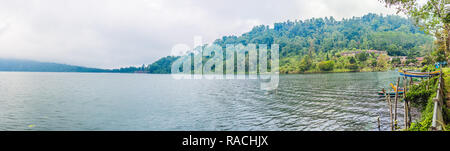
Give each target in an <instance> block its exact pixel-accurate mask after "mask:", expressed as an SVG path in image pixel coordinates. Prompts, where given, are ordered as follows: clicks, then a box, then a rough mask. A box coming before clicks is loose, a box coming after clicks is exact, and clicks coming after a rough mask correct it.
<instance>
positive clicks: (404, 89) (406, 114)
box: [403, 78, 408, 130]
mask: <svg viewBox="0 0 450 151" xmlns="http://www.w3.org/2000/svg"><path fill="white" fill-rule="evenodd" d="M407 81H408V78H403V101H404V102H403V103H404V105H403V106H404V111H405V113H404V118H405V129H406V130H408V101H407V100H406V88H407V85H406V83H407Z"/></svg>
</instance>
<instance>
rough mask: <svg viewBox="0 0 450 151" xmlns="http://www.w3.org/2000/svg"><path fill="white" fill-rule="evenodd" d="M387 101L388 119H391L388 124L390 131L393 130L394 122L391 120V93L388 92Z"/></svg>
mask: <svg viewBox="0 0 450 151" xmlns="http://www.w3.org/2000/svg"><path fill="white" fill-rule="evenodd" d="M386 100H387V102H388V105H389V117H390V119H391V122H390V124H391V131H393V130H394V123H393V121H392V103H391V94H389V93H388V95H387V99H386Z"/></svg>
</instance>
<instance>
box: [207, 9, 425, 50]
mask: <svg viewBox="0 0 450 151" xmlns="http://www.w3.org/2000/svg"><path fill="white" fill-rule="evenodd" d="M432 41H433V39H432V37H431V36H427V35H425V34H424V33H423V32H422V31H420V30H419V28H417V27H416V26H415V25H414V24H413V23H412V22H411V21H410V20H408V19H406V18H403V17H400V16H396V15H388V16H382V15H377V14H367V15H364V16H362V17H353V18H350V19H343V20H341V21H336V20H335V19H334V18H333V17H329V18H328V17H325V18H313V19H308V20H304V21H287V22H282V23H275V24H274V27H273V28H269V26H267V25H260V26H256V27H254V28H253V29H252V30H251V31H250V32H248V33H244V34H243V35H242V36H224V37H223V38H221V39H217V40H216V41H215V44H219V45H222V46H224V45H226V44H236V43H242V44H244V45H245V44H248V43H256V44H272V43H277V44H279V45H280V48H281V51H280V55H281V57H286V56H292V55H304V54H306V52H309V50H312V51H314V52H315V53H320V52H322V53H325V52H333V51H342V50H346V49H347V50H352V49H375V50H386V51H387V52H388V54H389V55H392V56H400V55H402V56H406V55H420V51H421V50H422V48H421V46H423V45H424V44H426V43H428V44H431V43H432Z"/></svg>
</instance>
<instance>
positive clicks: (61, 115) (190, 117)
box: [0, 72, 417, 130]
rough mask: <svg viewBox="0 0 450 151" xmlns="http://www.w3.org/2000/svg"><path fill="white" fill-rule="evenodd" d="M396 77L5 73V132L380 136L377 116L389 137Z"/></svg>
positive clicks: (1, 117)
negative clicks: (269, 83)
mask: <svg viewBox="0 0 450 151" xmlns="http://www.w3.org/2000/svg"><path fill="white" fill-rule="evenodd" d="M396 77H398V74H397V73H395V72H373V73H334V74H306V75H281V76H280V84H279V89H278V90H277V91H271V92H266V91H263V90H260V87H259V83H258V81H256V80H174V79H172V77H171V76H170V75H149V74H101V73H100V74H97V73H95V74H94V73H26V72H0V104H1V105H0V130H378V128H377V117H378V116H380V117H381V122H382V123H381V124H382V130H389V112H388V107H387V103H386V102H385V100H384V99H383V98H379V97H378V96H377V94H376V92H377V91H378V90H380V89H381V88H382V87H387V86H388V84H389V82H394V81H395V80H396ZM398 112H399V115H398V117H399V123H402V122H403V114H402V113H403V103H402V102H400V103H399V110H398ZM414 116H417V115H416V113H414Z"/></svg>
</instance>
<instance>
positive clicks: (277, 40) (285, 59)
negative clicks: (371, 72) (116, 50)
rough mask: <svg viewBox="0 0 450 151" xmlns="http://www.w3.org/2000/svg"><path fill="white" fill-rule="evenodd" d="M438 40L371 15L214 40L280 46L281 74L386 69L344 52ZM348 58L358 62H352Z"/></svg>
mask: <svg viewBox="0 0 450 151" xmlns="http://www.w3.org/2000/svg"><path fill="white" fill-rule="evenodd" d="M433 40H434V39H433V37H431V36H428V35H426V34H425V33H424V32H422V31H420V30H419V28H417V27H416V26H415V25H414V24H413V22H412V21H411V20H409V19H406V18H403V17H400V16H396V15H388V16H382V15H377V14H372V13H370V14H367V15H364V16H362V17H352V18H348V19H343V20H341V21H337V20H335V19H334V18H333V17H325V18H312V19H307V20H303V21H299V20H296V21H286V22H281V23H275V24H274V26H273V28H270V27H269V26H267V25H260V26H255V27H254V28H253V29H252V30H251V31H249V32H247V33H244V34H242V35H241V36H224V37H222V38H220V39H217V40H215V41H214V44H217V45H219V46H222V47H223V48H225V47H226V45H227V44H234V45H236V44H243V45H247V44H268V45H270V44H279V46H280V59H281V60H280V66H281V68H280V70H281V72H283V73H300V72H305V71H323V70H321V69H320V66H319V63H321V62H322V61H330V60H331V61H332V62H333V63H334V64H333V69H340V70H356V69H359V68H360V67H369V66H373V65H376V66H377V67H378V66H380V67H383V68H385V67H386V63H387V62H386V59H384V60H383V61H381V62H380V61H378V55H374V54H367V53H363V54H361V55H362V56H361V55H358V56H355V57H356V58H353V57H352V58H349V57H341V56H340V53H341V52H344V51H358V50H369V49H373V50H381V51H387V53H388V55H391V56H413V57H417V56H424V54H427V53H429V52H431V50H430V49H432V47H431V45H432V42H433ZM384 58H386V57H384ZM207 59H208V57H206V58H204V60H207ZM349 59H350V60H352V61H353V60H354V61H355V63H349ZM174 60H175V57H167V58H163V59H162V60H159V61H157V62H155V63H153V64H151V65H148V66H147V67H145V68H140V67H131V68H124V69H120V70H118V71H119V72H123V71H126V72H129V70H142V71H144V72H148V73H168V72H170V67H171V66H170V64H171V61H174ZM328 63H330V62H328ZM322 65H325V64H323V63H322ZM327 65H329V64H327ZM323 67H325V66H323ZM246 68H247V65H246ZM325 70H327V69H325Z"/></svg>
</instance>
